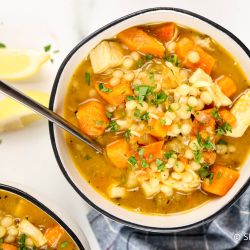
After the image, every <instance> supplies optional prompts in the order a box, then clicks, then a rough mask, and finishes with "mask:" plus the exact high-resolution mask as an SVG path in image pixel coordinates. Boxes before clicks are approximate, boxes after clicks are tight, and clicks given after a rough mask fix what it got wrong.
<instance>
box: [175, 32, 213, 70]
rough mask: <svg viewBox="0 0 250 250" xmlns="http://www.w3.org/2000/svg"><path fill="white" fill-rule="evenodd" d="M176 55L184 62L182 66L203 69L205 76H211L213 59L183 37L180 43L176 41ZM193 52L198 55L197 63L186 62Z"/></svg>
mask: <svg viewBox="0 0 250 250" xmlns="http://www.w3.org/2000/svg"><path fill="white" fill-rule="evenodd" d="M175 51H176V54H177V55H178V56H179V57H180V58H181V59H182V60H184V65H185V66H186V67H188V68H190V69H193V70H195V69H197V68H201V69H203V70H204V71H205V72H206V73H207V74H211V71H212V69H213V66H214V64H215V59H214V58H213V57H212V56H211V55H209V54H208V53H207V52H205V51H204V50H203V49H202V48H201V47H199V46H197V45H195V43H194V42H193V41H192V40H191V39H189V38H187V37H184V38H182V39H181V40H180V41H178V43H177V45H176V50H175ZM191 51H194V52H197V53H198V54H199V60H198V62H197V63H192V62H190V61H189V60H188V54H189V52H191Z"/></svg>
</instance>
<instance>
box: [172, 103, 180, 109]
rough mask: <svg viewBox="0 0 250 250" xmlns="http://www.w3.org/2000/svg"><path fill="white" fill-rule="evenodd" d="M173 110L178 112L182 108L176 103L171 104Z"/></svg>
mask: <svg viewBox="0 0 250 250" xmlns="http://www.w3.org/2000/svg"><path fill="white" fill-rule="evenodd" d="M171 108H172V109H173V110H175V111H176V110H178V109H179V108H180V104H179V103H177V102H174V103H172V104H171Z"/></svg>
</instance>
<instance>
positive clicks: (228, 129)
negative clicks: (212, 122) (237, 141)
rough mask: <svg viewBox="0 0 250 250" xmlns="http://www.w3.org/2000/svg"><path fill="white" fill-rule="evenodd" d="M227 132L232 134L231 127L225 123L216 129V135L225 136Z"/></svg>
mask: <svg viewBox="0 0 250 250" xmlns="http://www.w3.org/2000/svg"><path fill="white" fill-rule="evenodd" d="M228 132H230V133H232V126H231V125H229V124H228V123H227V122H224V123H222V124H221V125H219V126H218V127H217V129H216V133H217V134H218V135H225V134H227V133H228Z"/></svg>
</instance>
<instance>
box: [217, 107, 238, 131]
mask: <svg viewBox="0 0 250 250" xmlns="http://www.w3.org/2000/svg"><path fill="white" fill-rule="evenodd" d="M219 115H220V117H221V119H222V120H223V121H224V122H226V123H228V124H229V125H230V126H231V127H233V126H234V125H235V124H236V118H235V116H234V115H233V114H232V113H231V112H230V111H229V110H227V109H221V110H219Z"/></svg>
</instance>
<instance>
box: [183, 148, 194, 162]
mask: <svg viewBox="0 0 250 250" xmlns="http://www.w3.org/2000/svg"><path fill="white" fill-rule="evenodd" d="M184 156H185V158H187V159H188V160H191V159H193V157H194V153H193V151H192V150H191V149H187V150H186V151H185V154H184Z"/></svg>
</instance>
